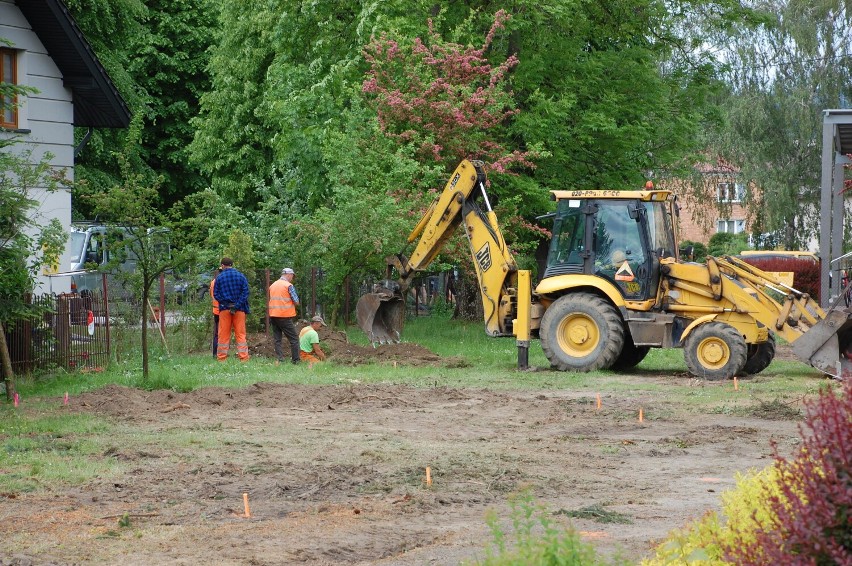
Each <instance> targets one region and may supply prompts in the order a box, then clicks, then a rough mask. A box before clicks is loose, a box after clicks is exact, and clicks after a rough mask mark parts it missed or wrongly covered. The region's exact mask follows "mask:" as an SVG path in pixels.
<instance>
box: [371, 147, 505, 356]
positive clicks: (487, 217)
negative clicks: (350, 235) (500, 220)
mask: <svg viewBox="0 0 852 566" xmlns="http://www.w3.org/2000/svg"><path fill="white" fill-rule="evenodd" d="M486 180H487V179H486V176H485V169H484V166H483V164H482V162H479V161H468V160H465V161H462V162H461V163H460V164H459V166H458V167H456V170H455V171H454V172H453V174H452V175H451V176H450V179H449V181H447V184H446V186H445V187H444V190H443V191H442V192H441V194H440V195H439V196H438V198H437V199H435V201H434V202H433V203H432V204H431V205H430V206H429V208H428V209H427V210H426V213H425V214H424V215H423V217H422V218H421V219H420V221H419V222H418V223H417V225H416V226H415V227H414V229H413V230H412V231H411V234H409V236H408V244H413V243H415V242H416V245H415V247H414V250H413V251H412V252H411V255H410V256H408V257H406V256H405V255H404V254H402V253H400V254H397V255H393V256H390V257H388V258H386V263H387V266H388V270H387V271H388V274H387V278H386V280H385V281H382V282H380V283H378V284H377V285H375V286H374V288H373V290H372V292H371V293H368V294H366V295H364V296H362V297H361V298H360V299H359V301H358V305H357V307H356V314H357V319H358V325H359V326H360V327H361V329H362V330H364V332H366V333H367V335H368V336H369V338H370V341H372V342H380V343H384V342H393V341H398V340H399V334H400V332H401V331H402V326H403V323H404V321H405V296H406V292H407V290H408V288H409V287H410V285H411V283H412V281H413V279H414V278H415V277H416V276H417V274H418V273H419V272H422V271H423V270H425V269H427V268H428V267H429V265H430V264H431V263H432V262H433V261H434V260H435V258H436V257H437V256H438V254H439V253H440V252H441V250H442V249H443V247H444V244H446V242H447V240H449V238H450V237H451V236H452V235H453V234H454V233H455V231H456V229H457V228H458V227H459V225H460V224H464V228H465V235H466V236H467V239H468V244H469V246H470V252H471V255H472V257H473V264H474V268H475V269H476V277H477V281H478V283H479V291H480V294H481V296H482V303H483V307H484V317H485V326H486V333H487V334H489V335H491V336H506V335H511V334H512V328H511V326H512V320H513V316H514V313H515V311H516V309H517V301H516V287H517V271H518V268H517V264H516V263H515V259H514V257H513V256H512V254H511V252H510V251H509V249H508V247H507V246H506V242H505V240H504V239H503V234H502V233H501V231H500V228H499V226H498V224H497V217H496V215H495V214H494V211H493V209H492V208H491V203H490V201H489V198H488V194H487V192H486V188H485V185H486ZM393 270H396V272H397V273H398V274H399V277H398V278H397V279H396V280H392V279H391V273H392V271H393Z"/></svg>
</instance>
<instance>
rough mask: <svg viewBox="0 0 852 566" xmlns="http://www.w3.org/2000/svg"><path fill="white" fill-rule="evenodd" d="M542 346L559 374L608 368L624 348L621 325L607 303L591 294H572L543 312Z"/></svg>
mask: <svg viewBox="0 0 852 566" xmlns="http://www.w3.org/2000/svg"><path fill="white" fill-rule="evenodd" d="M539 335H540V336H541V347H542V349H543V350H544V354H545V355H546V356H547V359H548V360H550V363H551V365H552V366H553V367H555V368H557V369H560V370H562V371H592V370H596V369H608V368H610V367H612V365H613V364H614V363H615V361H616V360H617V359H618V356H619V354H620V353H621V350H622V348H623V347H624V323H623V322H622V321H621V317H620V316H619V315H618V311H617V310H616V309H615V307H614V306H612V305H611V304H610V303H608V302H607V301H605V300H604V299H602V298H600V297H598V296H597V295H592V294H591V293H572V294H569V295H565V296H563V297H560V298H559V299H557V300H556V301H555V302H554V303H553V304H552V305H550V307H548V309H547V310H546V311H545V313H544V316H543V317H542V319H541V327H540V328H539Z"/></svg>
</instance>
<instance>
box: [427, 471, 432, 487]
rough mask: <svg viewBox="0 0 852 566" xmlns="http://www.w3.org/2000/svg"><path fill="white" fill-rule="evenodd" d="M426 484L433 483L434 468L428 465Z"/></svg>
mask: <svg viewBox="0 0 852 566" xmlns="http://www.w3.org/2000/svg"><path fill="white" fill-rule="evenodd" d="M426 485H428V486H431V485H432V468H430V467H429V466H426Z"/></svg>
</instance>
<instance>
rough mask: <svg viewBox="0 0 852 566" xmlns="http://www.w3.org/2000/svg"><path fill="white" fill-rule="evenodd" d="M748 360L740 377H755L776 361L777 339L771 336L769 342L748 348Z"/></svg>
mask: <svg viewBox="0 0 852 566" xmlns="http://www.w3.org/2000/svg"><path fill="white" fill-rule="evenodd" d="M747 358H748V359H746V363H745V365H744V366H743V369H742V371H741V372H740V375H754V374H756V373H760V372H762V371H763V370H765V369H766V368H767V367H769V364H771V363H772V360H774V359H775V337H774V336H772V334H770V335H769V340H767V341H766V342H762V343H760V344H756V345H753V346H749V347H748V356H747Z"/></svg>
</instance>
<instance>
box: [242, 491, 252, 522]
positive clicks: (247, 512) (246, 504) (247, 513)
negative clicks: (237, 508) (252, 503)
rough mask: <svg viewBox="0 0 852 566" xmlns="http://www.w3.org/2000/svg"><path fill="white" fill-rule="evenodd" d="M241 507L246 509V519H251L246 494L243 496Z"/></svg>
mask: <svg viewBox="0 0 852 566" xmlns="http://www.w3.org/2000/svg"><path fill="white" fill-rule="evenodd" d="M243 507H245V508H246V517H251V511H250V510H249V504H248V493H244V494H243Z"/></svg>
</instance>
